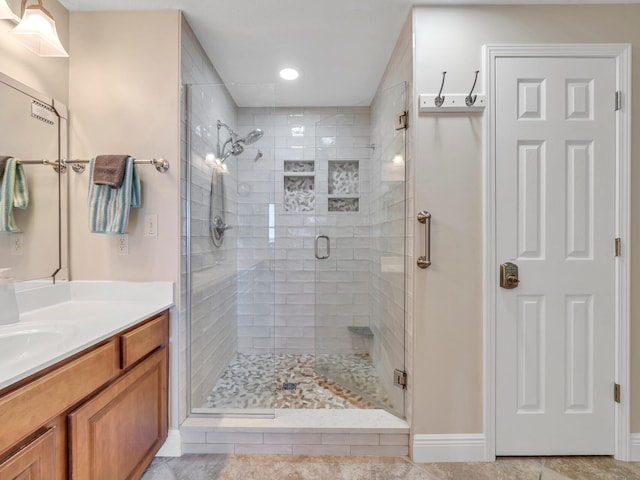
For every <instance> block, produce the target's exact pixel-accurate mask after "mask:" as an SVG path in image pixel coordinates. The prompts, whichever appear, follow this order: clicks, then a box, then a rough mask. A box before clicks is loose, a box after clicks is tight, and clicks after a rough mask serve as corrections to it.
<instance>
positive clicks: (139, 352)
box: [120, 313, 169, 369]
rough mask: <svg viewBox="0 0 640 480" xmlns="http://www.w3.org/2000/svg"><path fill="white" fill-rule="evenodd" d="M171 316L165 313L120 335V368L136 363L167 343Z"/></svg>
mask: <svg viewBox="0 0 640 480" xmlns="http://www.w3.org/2000/svg"><path fill="white" fill-rule="evenodd" d="M168 332H169V316H168V314H167V313H163V314H161V315H160V316H158V317H156V318H154V319H153V320H151V321H149V322H147V323H145V324H144V325H141V326H139V327H137V328H135V329H133V330H131V331H130V332H127V333H124V334H122V335H121V336H120V368H122V369H124V368H127V367H129V366H131V365H133V364H134V363H136V362H137V361H138V360H140V359H141V358H143V357H145V356H146V355H147V354H149V353H151V352H153V351H154V350H155V349H156V348H158V347H160V346H162V345H165V344H166V343H167V338H168V335H169V333H168Z"/></svg>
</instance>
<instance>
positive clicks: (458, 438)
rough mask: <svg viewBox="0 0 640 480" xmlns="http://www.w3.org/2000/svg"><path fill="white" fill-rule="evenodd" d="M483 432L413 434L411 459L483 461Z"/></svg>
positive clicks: (421, 460) (484, 445)
mask: <svg viewBox="0 0 640 480" xmlns="http://www.w3.org/2000/svg"><path fill="white" fill-rule="evenodd" d="M485 449H486V439H485V436H484V434H483V433H463V434H442V435H414V437H413V455H412V460H413V461H414V462H416V463H438V462H485V461H487V458H486V451H485Z"/></svg>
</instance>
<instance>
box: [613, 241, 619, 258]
mask: <svg viewBox="0 0 640 480" xmlns="http://www.w3.org/2000/svg"><path fill="white" fill-rule="evenodd" d="M620 248H621V247H620V237H618V238H616V239H615V248H614V252H615V253H614V255H613V256H614V257H619V256H620Z"/></svg>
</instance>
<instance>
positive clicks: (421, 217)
mask: <svg viewBox="0 0 640 480" xmlns="http://www.w3.org/2000/svg"><path fill="white" fill-rule="evenodd" d="M418 222H420V223H422V224H423V225H424V255H421V256H419V257H418V260H417V261H416V263H417V264H418V267H420V268H427V267H428V266H429V265H431V214H430V213H429V212H427V211H426V210H420V211H419V212H418Z"/></svg>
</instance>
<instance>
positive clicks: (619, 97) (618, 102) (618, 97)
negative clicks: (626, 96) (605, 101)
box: [615, 90, 622, 111]
mask: <svg viewBox="0 0 640 480" xmlns="http://www.w3.org/2000/svg"><path fill="white" fill-rule="evenodd" d="M615 102H616V105H615V106H616V108H615V110H616V111H617V110H622V92H621V91H620V90H616V95H615Z"/></svg>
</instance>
